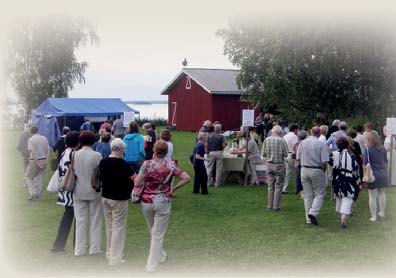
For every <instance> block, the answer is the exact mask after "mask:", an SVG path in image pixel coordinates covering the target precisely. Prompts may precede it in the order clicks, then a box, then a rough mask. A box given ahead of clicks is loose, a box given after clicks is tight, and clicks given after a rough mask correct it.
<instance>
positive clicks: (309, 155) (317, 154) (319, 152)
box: [297, 136, 329, 167]
mask: <svg viewBox="0 0 396 278" xmlns="http://www.w3.org/2000/svg"><path fill="white" fill-rule="evenodd" d="M297 160H300V165H301V166H309V167H320V166H321V165H322V163H324V162H328V161H329V152H328V151H327V147H326V143H324V142H321V141H319V139H318V138H317V137H314V136H311V137H309V138H308V139H305V140H304V141H302V142H301V143H300V145H299V146H298V150H297Z"/></svg>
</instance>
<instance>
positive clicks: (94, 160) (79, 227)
mask: <svg viewBox="0 0 396 278" xmlns="http://www.w3.org/2000/svg"><path fill="white" fill-rule="evenodd" d="M94 143H95V134H94V133H93V132H92V131H82V132H81V134H80V144H81V145H82V148H81V149H80V150H78V151H77V152H75V155H74V162H73V163H74V171H75V174H76V187H75V189H74V192H73V201H74V217H75V218H76V244H75V248H74V255H76V256H83V255H86V228H87V222H88V215H89V219H90V223H89V226H90V227H89V237H90V245H89V254H90V255H96V254H99V253H101V252H102V251H101V249H100V244H101V239H102V222H103V206H102V198H101V197H102V196H101V193H100V191H99V192H97V191H96V190H95V189H94V188H93V187H92V183H91V180H92V175H93V173H94V171H95V169H96V168H97V167H98V165H99V162H100V160H101V159H102V155H101V154H100V153H98V152H95V151H94V150H93V149H92V147H91V146H92V145H93V144H94Z"/></svg>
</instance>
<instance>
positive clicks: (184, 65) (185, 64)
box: [182, 58, 188, 67]
mask: <svg viewBox="0 0 396 278" xmlns="http://www.w3.org/2000/svg"><path fill="white" fill-rule="evenodd" d="M182 65H183V67H187V65H188V63H187V59H186V58H184V60H183V62H182Z"/></svg>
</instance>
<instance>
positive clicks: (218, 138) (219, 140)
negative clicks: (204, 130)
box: [208, 133, 224, 152]
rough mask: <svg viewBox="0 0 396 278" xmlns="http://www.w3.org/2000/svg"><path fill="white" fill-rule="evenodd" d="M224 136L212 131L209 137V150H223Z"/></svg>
mask: <svg viewBox="0 0 396 278" xmlns="http://www.w3.org/2000/svg"><path fill="white" fill-rule="evenodd" d="M223 143H224V136H223V135H221V134H218V133H212V134H211V135H209V138H208V150H209V152H217V151H222V150H223Z"/></svg>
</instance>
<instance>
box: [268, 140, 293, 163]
mask: <svg viewBox="0 0 396 278" xmlns="http://www.w3.org/2000/svg"><path fill="white" fill-rule="evenodd" d="M262 154H263V156H264V157H266V158H267V161H268V162H272V163H283V162H284V161H285V157H287V154H288V147H287V143H286V141H285V140H284V139H283V138H282V137H278V136H270V137H268V138H266V139H265V140H264V144H263V150H262Z"/></svg>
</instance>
